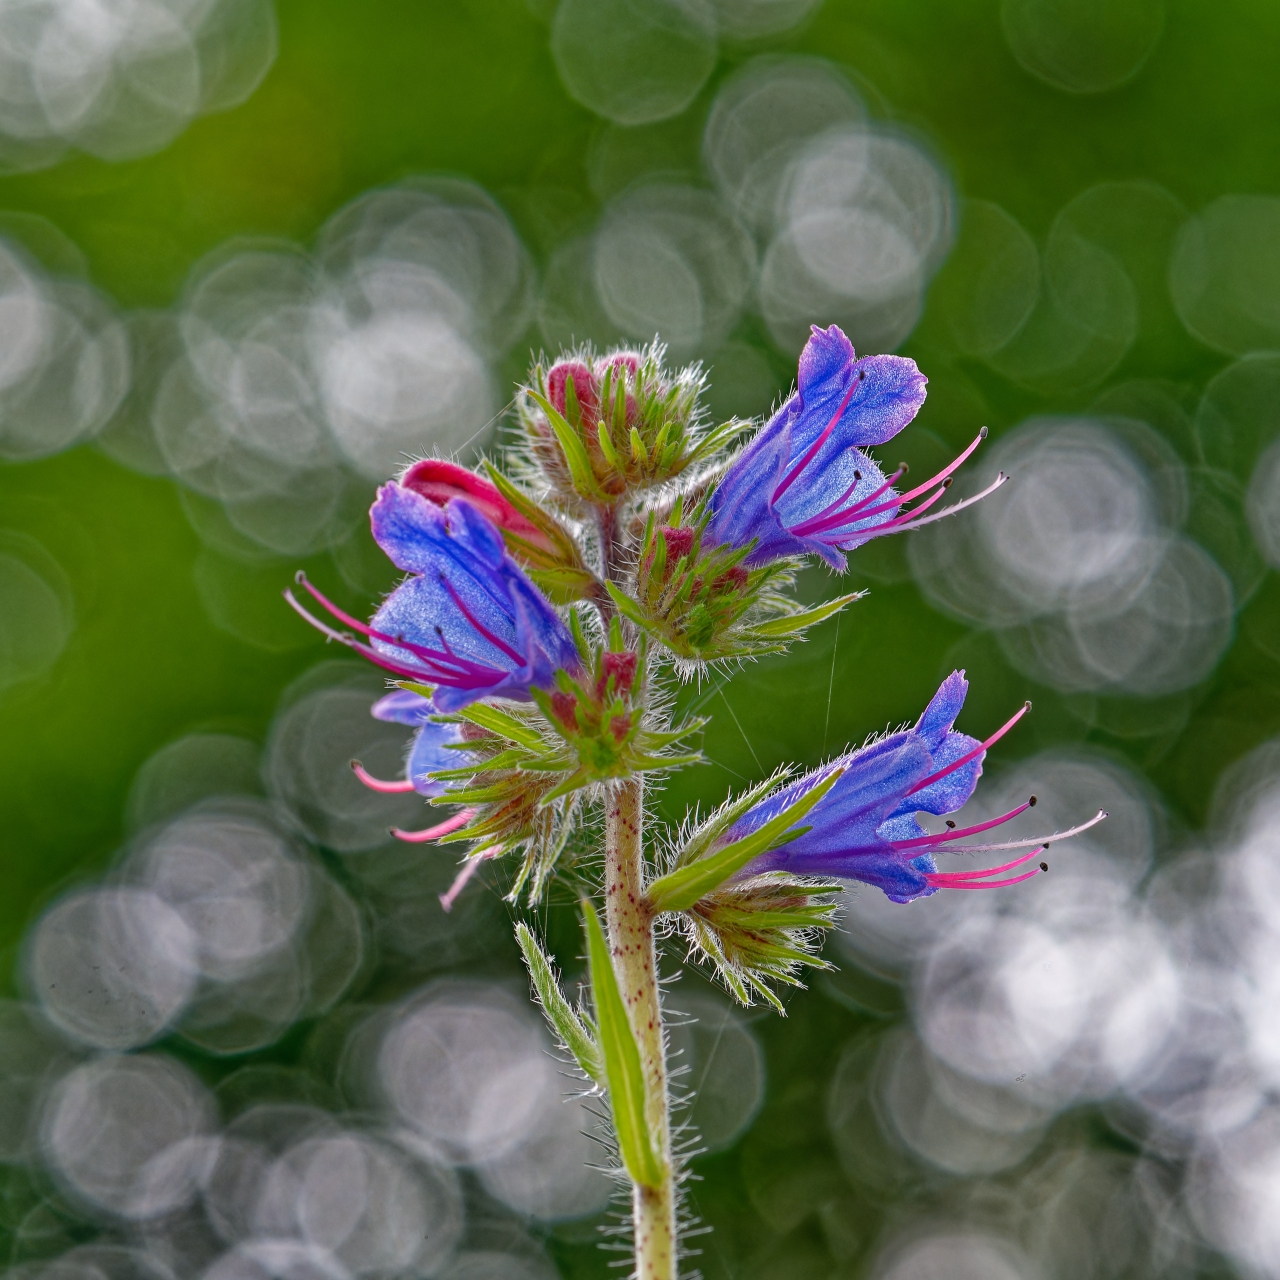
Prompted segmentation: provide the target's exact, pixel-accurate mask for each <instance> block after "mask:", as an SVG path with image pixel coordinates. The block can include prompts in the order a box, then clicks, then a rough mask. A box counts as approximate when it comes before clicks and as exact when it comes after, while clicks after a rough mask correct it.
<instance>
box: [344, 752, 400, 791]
mask: <svg viewBox="0 0 1280 1280" xmlns="http://www.w3.org/2000/svg"><path fill="white" fill-rule="evenodd" d="M351 772H352V773H354V774H355V775H356V777H357V778H359V779H360V781H361V782H363V783H364V785H365V786H366V787H368V788H369V790H370V791H382V792H385V793H386V794H387V795H396V794H398V793H400V792H402V791H413V790H414V785H413V783H412V782H409V781H408V780H407V779H405V780H397V781H395V782H387V781H385V780H384V779H382V778H375V777H374V776H373V774H371V773H367V772H366V771H365V767H364V765H362V764H361V763H360V761H359V760H353V761H352V762H351Z"/></svg>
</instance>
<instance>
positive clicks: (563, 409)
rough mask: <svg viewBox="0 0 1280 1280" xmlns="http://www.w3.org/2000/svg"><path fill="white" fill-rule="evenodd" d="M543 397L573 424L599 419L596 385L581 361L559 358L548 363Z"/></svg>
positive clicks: (594, 377) (598, 388) (597, 386)
mask: <svg viewBox="0 0 1280 1280" xmlns="http://www.w3.org/2000/svg"><path fill="white" fill-rule="evenodd" d="M570 384H572V389H570ZM547 399H548V400H550V401H551V403H552V404H553V405H555V407H556V411H557V412H558V413H560V414H562V415H563V416H564V417H565V418H567V419H568V420H569V421H570V422H571V423H573V425H574V426H575V427H576V426H580V425H582V424H583V423H585V424H586V425H587V426H589V427H594V426H595V424H596V422H597V421H598V420H599V416H600V384H599V383H598V382H597V381H596V376H595V374H594V373H592V372H591V370H590V369H589V368H588V367H587V366H586V365H585V364H583V363H582V361H581V360H559V361H557V362H556V363H555V364H553V365H552V366H551V368H550V370H548V372H547ZM575 405H576V408H577V411H576V412H575V411H574V408H575Z"/></svg>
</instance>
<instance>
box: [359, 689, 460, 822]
mask: <svg viewBox="0 0 1280 1280" xmlns="http://www.w3.org/2000/svg"><path fill="white" fill-rule="evenodd" d="M370 714H371V715H372V716H373V717H374V718H375V719H377V720H389V721H391V722H392V723H394V724H407V725H412V726H413V728H414V729H416V730H417V732H416V733H415V734H414V735H413V740H412V744H411V745H410V747H409V754H408V758H407V759H406V760H405V766H404V776H405V781H404V782H377V781H376V780H375V779H372V778H370V777H369V775H368V774H365V773H364V770H363V769H358V770H357V771H356V772H357V776H360V775H361V774H363V775H364V776H362V777H360V781H361V782H363V783H364V784H365V785H366V786H370V785H372V786H373V787H374V790H376V791H390V790H395V791H416V792H417V793H418V794H419V795H420V796H426V797H427V798H428V799H429V800H433V799H435V797H437V796H441V795H443V794H444V792H445V784H444V783H443V782H436V781H435V780H434V779H432V778H431V777H430V776H429V775H431V774H433V773H436V772H437V771H438V770H440V769H458V768H461V767H462V766H463V765H464V764H465V763H466V757H465V756H464V755H462V753H461V752H459V751H458V749H457V744H458V743H460V742H461V741H462V726H461V725H458V724H439V723H437V722H436V721H434V720H432V719H431V716H433V715H435V714H436V709H435V707H434V706H433V705H432V702H431V699H430V698H424V697H423V696H422V695H421V694H420V693H413V692H411V691H410V690H408V689H397V690H396V691H395V692H394V693H389V694H387V696H386V697H385V698H379V699H378V701H377V702H375V703H374V704H373V706H372V708H371V709H370Z"/></svg>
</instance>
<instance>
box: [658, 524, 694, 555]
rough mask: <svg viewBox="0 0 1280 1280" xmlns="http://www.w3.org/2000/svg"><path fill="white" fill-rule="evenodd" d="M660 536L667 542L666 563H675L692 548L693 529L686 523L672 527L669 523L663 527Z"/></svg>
mask: <svg viewBox="0 0 1280 1280" xmlns="http://www.w3.org/2000/svg"><path fill="white" fill-rule="evenodd" d="M662 537H663V539H664V540H665V541H666V544H667V563H668V564H671V565H673V564H675V563H676V562H677V561H678V560H679V559H680V558H681V557H682V556H687V555H688V554H689V552H690V551H691V550H692V549H693V530H692V529H690V528H689V527H688V526H687V525H682V526H681V527H680V528H678V529H673V528H671V527H670V526H669V525H666V526H664V527H663V530H662Z"/></svg>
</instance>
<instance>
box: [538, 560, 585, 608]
mask: <svg viewBox="0 0 1280 1280" xmlns="http://www.w3.org/2000/svg"><path fill="white" fill-rule="evenodd" d="M525 572H526V573H528V575H529V577H530V578H532V579H533V581H534V583H535V584H536V585H537V586H538V587H539V588H540V589H541V590H542V591H543V592H544V593H545V594H546V595H548V596H549V597H550V598H551V600H552V601H553V603H555V604H573V603H574V602H575V601H577V600H592V599H595V598H596V597H598V596H599V594H600V579H599V578H597V577H596V575H595V574H594V573H592V572H591V570H590V569H576V568H573V567H571V566H566V567H564V568H556V569H526V570H525Z"/></svg>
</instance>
